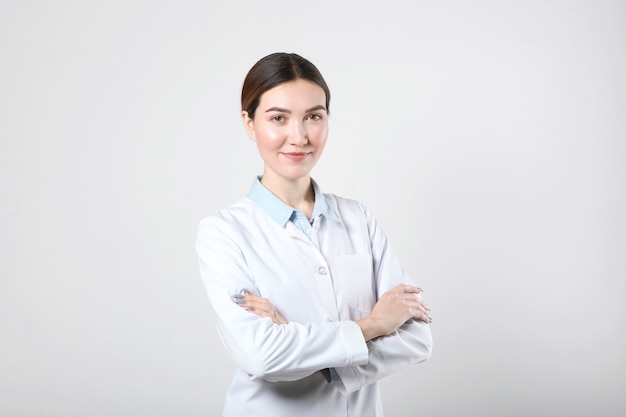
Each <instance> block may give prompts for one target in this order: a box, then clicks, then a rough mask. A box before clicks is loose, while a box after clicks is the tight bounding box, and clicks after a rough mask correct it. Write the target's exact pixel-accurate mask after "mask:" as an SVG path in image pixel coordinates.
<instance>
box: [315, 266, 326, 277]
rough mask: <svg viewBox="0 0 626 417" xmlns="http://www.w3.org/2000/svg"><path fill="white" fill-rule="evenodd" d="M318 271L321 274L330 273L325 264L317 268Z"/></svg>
mask: <svg viewBox="0 0 626 417" xmlns="http://www.w3.org/2000/svg"><path fill="white" fill-rule="evenodd" d="M317 273H318V274H320V275H326V274H327V273H328V269H326V267H325V266H320V267H319V268H317Z"/></svg>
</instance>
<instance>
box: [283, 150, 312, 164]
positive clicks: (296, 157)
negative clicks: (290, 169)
mask: <svg viewBox="0 0 626 417" xmlns="http://www.w3.org/2000/svg"><path fill="white" fill-rule="evenodd" d="M309 155H310V152H284V153H283V156H284V157H285V158H287V159H289V160H290V161H296V162H297V161H302V160H303V159H305V158H306V157H307V156H309Z"/></svg>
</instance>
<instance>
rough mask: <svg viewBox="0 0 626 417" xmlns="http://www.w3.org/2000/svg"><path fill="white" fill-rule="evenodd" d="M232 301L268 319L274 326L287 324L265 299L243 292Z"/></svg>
mask: <svg viewBox="0 0 626 417" xmlns="http://www.w3.org/2000/svg"><path fill="white" fill-rule="evenodd" d="M233 301H234V302H235V303H236V304H238V305H239V306H240V307H242V308H245V309H246V310H248V311H249V312H251V313H254V314H256V315H257V316H261V317H269V318H271V319H272V321H273V322H274V323H276V324H287V320H285V319H284V318H283V316H281V315H280V314H279V313H278V310H276V308H275V307H274V306H273V305H272V303H270V300H268V299H267V298H261V297H259V296H258V295H256V294H252V293H249V292H245V293H244V294H237V295H234V296H233Z"/></svg>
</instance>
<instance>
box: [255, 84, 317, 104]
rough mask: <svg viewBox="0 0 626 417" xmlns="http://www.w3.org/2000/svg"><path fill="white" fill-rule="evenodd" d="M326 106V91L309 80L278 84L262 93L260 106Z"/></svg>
mask: <svg viewBox="0 0 626 417" xmlns="http://www.w3.org/2000/svg"><path fill="white" fill-rule="evenodd" d="M317 105H322V106H324V107H326V106H325V105H326V93H325V92H324V90H323V89H322V87H320V86H319V85H317V84H315V83H314V82H312V81H308V80H295V81H289V82H286V83H282V84H279V85H277V86H276V87H274V88H271V89H269V90H267V91H266V92H265V93H263V94H262V95H261V100H260V102H259V107H262V108H263V107H265V108H268V107H274V106H280V107H286V108H298V107H305V108H309V107H312V106H317Z"/></svg>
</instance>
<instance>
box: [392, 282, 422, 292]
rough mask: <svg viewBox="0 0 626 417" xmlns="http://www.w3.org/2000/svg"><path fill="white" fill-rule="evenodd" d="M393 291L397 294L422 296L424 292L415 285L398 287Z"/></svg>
mask: <svg viewBox="0 0 626 417" xmlns="http://www.w3.org/2000/svg"><path fill="white" fill-rule="evenodd" d="M393 290H395V291H397V292H402V293H409V294H420V293H422V292H423V291H424V290H422V289H421V288H420V287H416V286H415V285H409V284H400V285H398V286H396V287H395V288H394V289H393Z"/></svg>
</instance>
